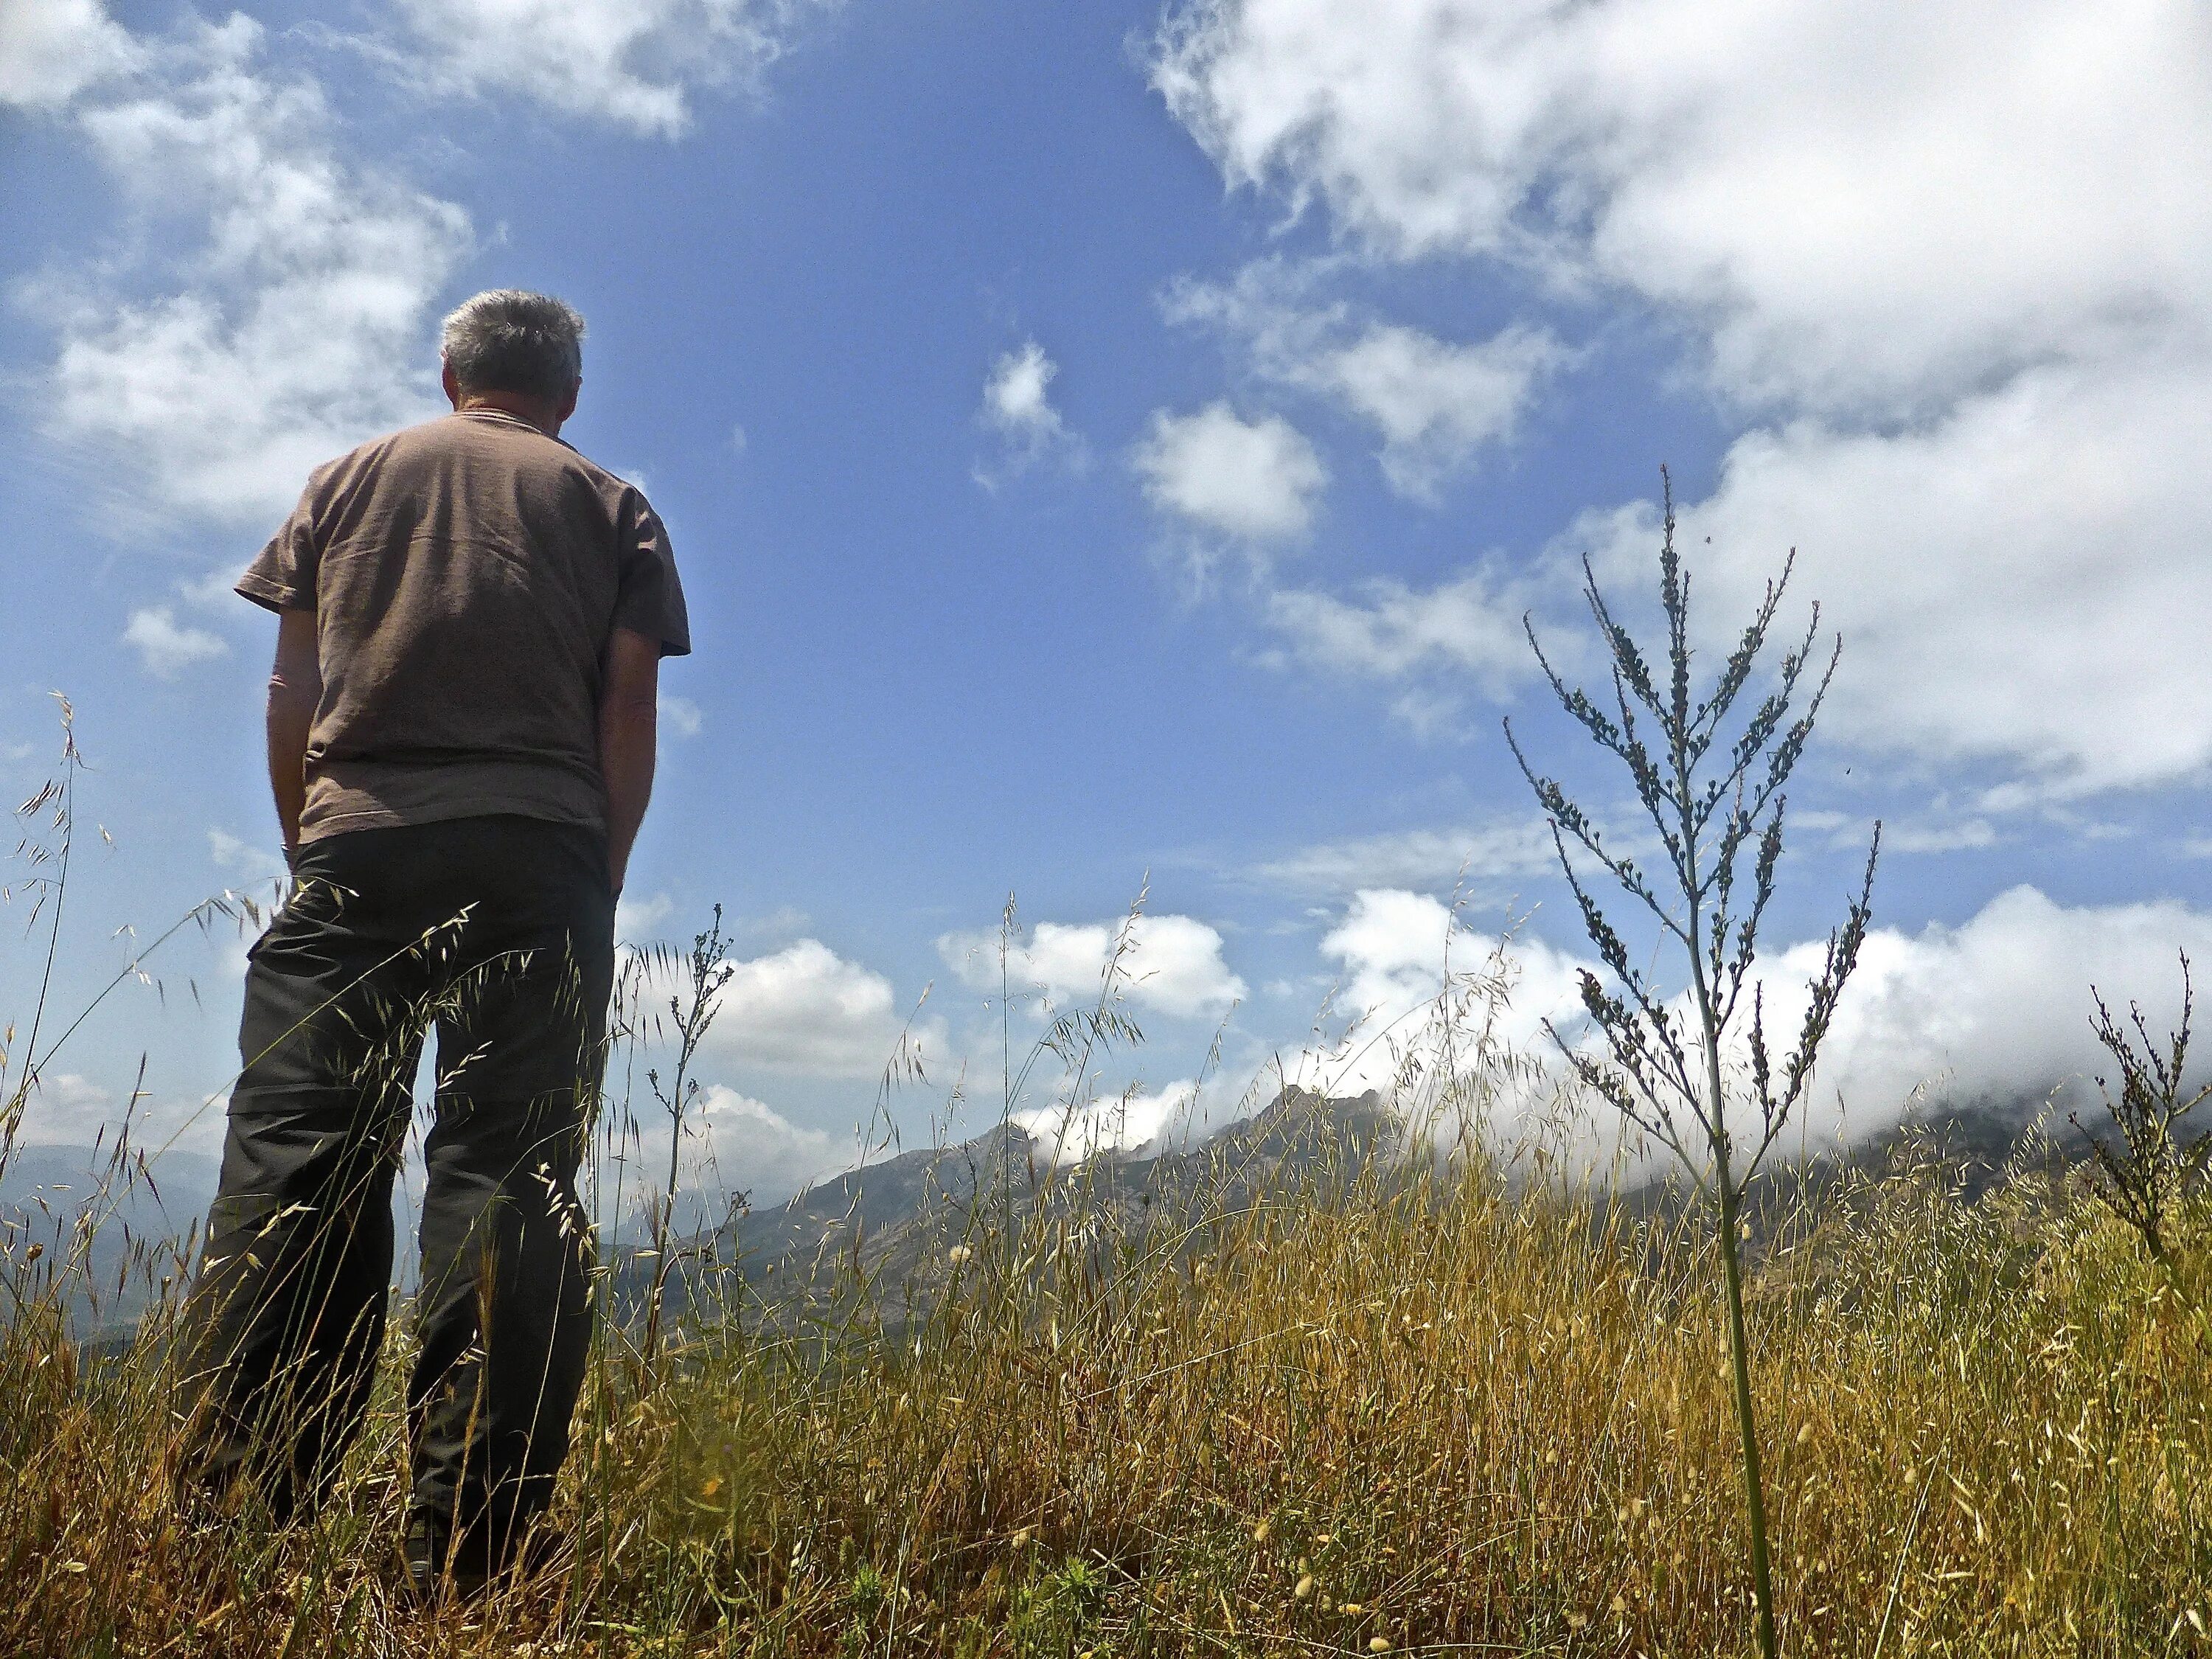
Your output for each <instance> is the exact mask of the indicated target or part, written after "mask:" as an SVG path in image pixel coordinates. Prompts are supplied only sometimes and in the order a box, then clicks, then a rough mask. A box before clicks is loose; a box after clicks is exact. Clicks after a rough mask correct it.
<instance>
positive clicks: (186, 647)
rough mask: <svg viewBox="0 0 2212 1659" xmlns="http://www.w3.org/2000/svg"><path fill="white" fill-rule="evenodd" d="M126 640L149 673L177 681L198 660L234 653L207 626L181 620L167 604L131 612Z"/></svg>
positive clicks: (199, 661) (126, 629) (125, 634)
mask: <svg viewBox="0 0 2212 1659" xmlns="http://www.w3.org/2000/svg"><path fill="white" fill-rule="evenodd" d="M123 642H124V643H125V645H128V646H130V647H131V648H132V649H133V650H135V651H137V653H138V660H139V662H140V663H141V664H142V665H143V666H144V668H145V670H146V671H147V672H148V673H149V674H151V675H153V676H154V678H156V679H162V680H173V679H174V678H176V677H177V676H178V675H179V674H180V673H182V672H183V671H185V669H187V668H190V667H191V666H192V665H193V664H195V663H203V662H212V661H214V660H215V659H216V658H218V657H227V656H228V655H229V654H230V642H229V641H228V640H225V639H224V638H223V637H222V635H218V634H210V633H209V632H208V631H207V629H204V628H194V627H192V626H191V625H190V624H189V623H179V621H178V620H177V613H176V612H175V611H173V610H172V609H170V607H169V606H167V605H149V606H148V607H146V608H145V609H143V610H140V611H132V612H131V622H130V624H129V625H128V626H127V627H125V629H124V630H123Z"/></svg>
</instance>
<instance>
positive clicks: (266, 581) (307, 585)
mask: <svg viewBox="0 0 2212 1659" xmlns="http://www.w3.org/2000/svg"><path fill="white" fill-rule="evenodd" d="M322 482H323V473H322V471H317V472H316V474H315V476H314V477H313V478H311V479H310V480H309V481H308V483H307V489H306V490H305V491H304V492H303V493H302V494H301V496H300V504H299V505H298V506H297V507H294V508H293V509H292V516H291V517H290V518H289V519H287V520H284V523H283V527H282V528H280V529H279V530H278V531H277V532H276V534H275V535H274V536H271V537H270V538H269V545H268V546H266V547H264V548H263V549H262V550H261V551H260V552H259V553H258V554H256V555H255V556H254V559H253V562H252V564H249V565H248V566H246V574H244V575H242V576H240V578H239V579H238V585H237V590H236V591H237V592H239V593H240V595H242V596H243V597H244V598H246V599H251V600H252V601H253V602H254V604H256V605H264V606H266V607H267V608H268V609H270V610H271V611H313V609H314V608H315V566H316V563H317V562H318V561H319V558H320V556H321V554H320V550H319V549H318V548H317V546H316V545H315V507H316V503H317V501H318V498H319V495H320V494H321V490H320V485H321V483H322Z"/></svg>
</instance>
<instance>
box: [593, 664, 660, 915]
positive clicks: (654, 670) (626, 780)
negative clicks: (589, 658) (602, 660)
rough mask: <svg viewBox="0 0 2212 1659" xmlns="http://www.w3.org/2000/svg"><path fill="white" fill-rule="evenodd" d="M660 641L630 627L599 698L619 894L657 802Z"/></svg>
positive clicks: (611, 860)
mask: <svg viewBox="0 0 2212 1659" xmlns="http://www.w3.org/2000/svg"><path fill="white" fill-rule="evenodd" d="M659 704H660V641H658V640H654V639H649V638H647V636H646V635H643V634H640V633H636V632H635V631H633V630H632V629H627V628H617V629H615V635H614V639H613V641H611V643H610V644H609V645H608V647H607V683H606V686H605V690H603V691H602V693H601V694H600V697H599V775H600V776H601V777H602V778H604V779H605V781H606V786H607V879H608V882H609V883H610V884H611V885H612V887H613V889H614V890H615V891H616V892H617V893H620V892H621V891H622V890H623V877H624V876H626V875H627V874H628V873H629V849H630V847H631V845H632V844H633V843H634V842H635V841H636V840H637V827H638V825H639V824H641V823H644V822H645V806H646V803H647V801H648V800H650V799H652V798H653V750H654V744H655V741H656V738H657V735H658V728H659V719H660V714H659Z"/></svg>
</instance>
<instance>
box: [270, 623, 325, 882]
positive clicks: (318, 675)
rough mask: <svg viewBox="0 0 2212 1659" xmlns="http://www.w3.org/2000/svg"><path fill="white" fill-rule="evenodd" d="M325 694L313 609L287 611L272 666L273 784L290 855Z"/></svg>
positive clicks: (295, 841)
mask: <svg viewBox="0 0 2212 1659" xmlns="http://www.w3.org/2000/svg"><path fill="white" fill-rule="evenodd" d="M322 699H323V669H322V662H321V659H320V658H319V655H318V654H317V649H316V632H315V613H314V612H313V611H285V612H284V613H283V616H281V617H278V618H277V622H276V666H274V667H273V668H271V669H270V671H269V788H270V793H272V794H274V795H275V796H276V822H277V823H278V825H279V826H280V827H281V828H282V829H283V832H284V853H285V856H286V857H287V858H289V857H290V856H291V854H292V853H293V851H294V850H295V848H298V846H299V845H300V812H301V808H303V807H304V806H305V805H307V732H308V730H309V728H310V727H312V726H313V725H314V723H315V706H316V705H317V704H318V703H319V702H321V701H322Z"/></svg>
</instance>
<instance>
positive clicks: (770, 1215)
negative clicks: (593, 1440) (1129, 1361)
mask: <svg viewBox="0 0 2212 1659" xmlns="http://www.w3.org/2000/svg"><path fill="white" fill-rule="evenodd" d="M1401 1133H1402V1131H1401V1126H1400V1124H1399V1122H1398V1120H1397V1119H1396V1117H1395V1115H1393V1114H1392V1113H1391V1112H1390V1111H1389V1109H1388V1108H1387V1107H1385V1106H1384V1105H1383V1103H1382V1102H1381V1100H1380V1098H1379V1097H1377V1096H1376V1095H1375V1094H1373V1093H1371V1092H1370V1093H1368V1094H1364V1095H1361V1096H1358V1097H1352V1098H1347V1099H1331V1098H1328V1097H1323V1096H1321V1095H1317V1094H1314V1093H1311V1092H1310V1091H1304V1090H1299V1089H1286V1090H1285V1091H1283V1092H1282V1093H1281V1094H1280V1095H1279V1096H1278V1097H1276V1099H1275V1100H1274V1101H1273V1103H1270V1104H1269V1105H1268V1106H1267V1108H1266V1109H1264V1110H1262V1111H1261V1112H1260V1113H1258V1114H1257V1115H1255V1116H1252V1117H1250V1118H1247V1119H1244V1120H1243V1121H1239V1122H1236V1123H1232V1124H1230V1125H1228V1126H1227V1127H1224V1128H1222V1129H1220V1130H1218V1132H1216V1133H1214V1134H1213V1135H1212V1136H1211V1137H1209V1138H1208V1139H1206V1140H1205V1141H1203V1142H1202V1143H1200V1145H1198V1146H1194V1147H1192V1148H1189V1149H1188V1150H1184V1151H1174V1152H1169V1151H1141V1150H1140V1151H1139V1152H1137V1153H1135V1154H1133V1155H1111V1154H1109V1155H1102V1156H1099V1157H1097V1158H1091V1159H1090V1160H1088V1161H1087V1162H1085V1163H1084V1164H1079V1165H1078V1164H1063V1165H1061V1166H1060V1167H1059V1168H1057V1169H1055V1168H1054V1166H1053V1164H1052V1162H1051V1158H1050V1148H1049V1147H1048V1146H1047V1145H1046V1144H1045V1143H1044V1142H1042V1140H1038V1139H1034V1138H1032V1137H1031V1136H1030V1135H1029V1134H1028V1133H1025V1132H1024V1130H1022V1129H1021V1128H1020V1127H1018V1126H1015V1125H1013V1124H1011V1123H1009V1124H1001V1125H999V1126H996V1127H993V1128H992V1129H990V1130H988V1131H987V1132H986V1133H983V1134H981V1135H978V1136H976V1137H975V1139H971V1140H966V1141H962V1142H959V1143H957V1144H955V1145H953V1146H944V1147H930V1148H926V1149H923V1150H921V1151H916V1152H905V1153H902V1154H900V1155H899V1156H898V1157H896V1158H887V1159H885V1160H884V1162H883V1163H880V1164H870V1165H866V1166H865V1167H863V1168H861V1169H859V1170H852V1171H849V1172H848V1173H847V1174H844V1175H842V1176H835V1177H832V1178H831V1179H829V1180H827V1181H823V1182H818V1183H817V1184H816V1185H815V1186H813V1187H811V1188H808V1189H807V1190H806V1191H805V1192H803V1193H800V1194H798V1195H797V1196H796V1197H794V1198H793V1199H791V1200H789V1201H788V1202H786V1203H782V1204H778V1205H775V1206H772V1207H769V1208H767V1209H763V1210H760V1211H757V1212H751V1213H749V1214H744V1215H742V1216H740V1217H739V1218H738V1219H737V1220H736V1221H735V1222H733V1223H731V1224H726V1225H722V1226H720V1227H717V1228H715V1229H713V1230H712V1231H707V1232H702V1233H698V1234H694V1235H692V1236H691V1237H687V1238H686V1239H684V1241H683V1243H682V1245H681V1246H680V1248H679V1249H678V1251H677V1252H676V1254H677V1255H678V1262H677V1264H676V1269H675V1271H674V1272H673V1273H672V1274H671V1301H672V1303H673V1304H674V1305H675V1306H676V1307H677V1308H678V1309H679V1310H681V1309H683V1308H684V1307H686V1306H688V1305H690V1304H695V1303H697V1302H700V1301H702V1300H703V1301H706V1302H709V1303H711V1302H714V1301H715V1300H717V1299H719V1298H718V1297H717V1295H716V1281H717V1279H719V1278H722V1277H724V1276H727V1275H734V1276H735V1279H736V1280H737V1281H738V1282H741V1283H742V1284H744V1285H746V1286H747V1287H749V1288H750V1290H752V1291H755V1292H756V1293H758V1294H761V1295H764V1296H767V1297H770V1298H773V1299H781V1298H782V1297H793V1296H795V1297H801V1298H804V1297H807V1296H809V1295H811V1294H813V1293H815V1292H817V1291H819V1290H821V1289H822V1288H823V1286H826V1285H829V1284H830V1283H831V1282H833V1281H834V1280H835V1279H837V1278H839V1277H840V1276H841V1275H842V1276H843V1277H846V1278H848V1279H849V1276H850V1275H849V1269H850V1268H851V1267H854V1266H857V1267H859V1268H860V1273H861V1274H862V1275H863V1276H864V1277H865V1278H866V1279H867V1280H869V1281H870V1282H871V1283H873V1284H875V1285H878V1286H879V1287H887V1288H890V1289H892V1290H893V1291H895V1292H896V1294H897V1295H903V1296H906V1297H911V1298H912V1299H914V1300H917V1301H921V1300H927V1297H928V1296H929V1295H930V1293H931V1291H933V1288H934V1286H935V1285H937V1284H938V1283H939V1282H940V1281H941V1280H942V1279H943V1278H944V1277H945V1274H946V1273H948V1272H949V1271H950V1270H951V1255H950V1253H951V1252H953V1251H955V1250H957V1249H960V1248H962V1247H965V1248H967V1249H969V1250H971V1251H975V1252H979V1253H980V1251H981V1249H983V1248H985V1246H986V1245H987V1243H989V1241H990V1239H991V1237H993V1236H994V1235H1003V1232H1004V1231H1005V1229H1006V1225H1007V1220H1008V1218H1009V1217H1011V1218H1012V1219H1013V1220H1014V1222H1015V1223H1016V1224H1017V1225H1018V1224H1019V1223H1020V1222H1022V1221H1024V1220H1025V1219H1027V1218H1030V1217H1031V1216H1033V1215H1035V1214H1036V1212H1038V1210H1039V1208H1040V1206H1042V1207H1044V1208H1045V1209H1046V1210H1047V1211H1048V1212H1055V1211H1056V1212H1076V1211H1082V1212H1087V1213H1090V1214H1094V1215H1097V1216H1098V1217H1099V1218H1101V1219H1102V1220H1110V1221H1115V1222H1118V1223H1121V1224H1122V1225H1121V1226H1119V1227H1118V1228H1117V1227H1110V1226H1109V1227H1104V1228H1102V1229H1101V1232H1102V1233H1106V1234H1114V1233H1119V1234H1121V1235H1122V1236H1127V1234H1129V1233H1130V1232H1133V1231H1135V1229H1134V1228H1133V1227H1132V1226H1131V1225H1128V1224H1131V1223H1133V1222H1136V1221H1138V1220H1140V1219H1142V1218H1146V1217H1147V1216H1152V1215H1158V1216H1166V1217H1172V1218H1175V1220H1176V1224H1177V1225H1178V1226H1181V1227H1184V1228H1188V1227H1190V1226H1192V1225H1199V1224H1202V1223H1203V1222H1204V1221H1205V1219H1206V1218H1207V1217H1208V1216H1209V1215H1218V1214H1222V1213H1225V1212H1232V1211H1236V1210H1240V1209H1243V1208H1245V1207H1248V1206H1250V1205H1251V1204H1252V1203H1253V1202H1255V1200H1259V1199H1261V1198H1262V1197H1265V1196H1267V1195H1269V1194H1281V1193H1284V1192H1287V1191H1289V1190H1291V1189H1304V1190H1309V1191H1311V1190H1316V1189H1317V1190H1322V1191H1326V1190H1328V1188H1329V1187H1330V1186H1331V1185H1332V1184H1333V1183H1335V1182H1340V1181H1341V1180H1342V1179H1345V1178H1346V1176H1347V1172H1358V1171H1360V1170H1368V1169H1370V1168H1373V1167H1376V1165H1378V1164H1383V1165H1387V1164H1388V1163H1389V1161H1390V1160H1389V1158H1388V1157H1387V1154H1388V1153H1389V1151H1390V1150H1391V1148H1392V1147H1393V1146H1395V1143H1396V1140H1397V1139H1398V1137H1399V1136H1400V1135H1401ZM1378 1153H1382V1154H1385V1155H1386V1156H1383V1157H1382V1158H1378V1157H1377V1154H1378ZM652 1275H653V1262H652V1260H651V1258H650V1257H649V1256H648V1255H645V1254H643V1253H639V1252H632V1253H629V1254H627V1255H624V1256H623V1259H622V1261H620V1263H619V1264H618V1266H617V1296H618V1297H619V1298H620V1300H621V1301H622V1302H623V1303H624V1304H627V1305H629V1306H633V1307H634V1306H635V1305H636V1303H637V1299H638V1298H639V1297H641V1295H642V1294H643V1292H644V1291H645V1290H646V1288H647V1285H649V1284H650V1281H651V1279H652ZM720 1288H721V1290H722V1291H723V1292H725V1293H726V1291H728V1290H730V1289H732V1288H734V1287H733V1286H732V1285H728V1284H724V1285H722V1286H721V1287H720Z"/></svg>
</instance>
